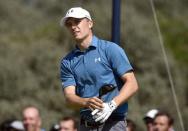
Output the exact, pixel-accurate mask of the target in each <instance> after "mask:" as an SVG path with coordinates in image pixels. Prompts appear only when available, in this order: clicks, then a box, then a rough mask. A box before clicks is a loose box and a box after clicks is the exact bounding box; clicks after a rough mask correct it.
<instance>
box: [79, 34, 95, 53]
mask: <svg viewBox="0 0 188 131" xmlns="http://www.w3.org/2000/svg"><path fill="white" fill-rule="evenodd" d="M92 37H93V34H89V35H88V36H86V37H85V38H83V39H82V40H76V42H77V46H78V48H79V49H80V50H81V51H84V50H86V49H87V48H88V47H89V46H90V44H91V41H92Z"/></svg>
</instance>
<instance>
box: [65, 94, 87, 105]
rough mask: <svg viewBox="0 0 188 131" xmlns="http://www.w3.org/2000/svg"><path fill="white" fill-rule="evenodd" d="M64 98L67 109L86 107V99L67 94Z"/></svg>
mask: <svg viewBox="0 0 188 131" xmlns="http://www.w3.org/2000/svg"><path fill="white" fill-rule="evenodd" d="M65 98H66V103H67V105H68V106H69V107H73V108H82V107H86V103H87V100H88V98H81V97H79V96H77V95H74V94H69V95H66V96H65Z"/></svg>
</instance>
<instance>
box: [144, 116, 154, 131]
mask: <svg viewBox="0 0 188 131" xmlns="http://www.w3.org/2000/svg"><path fill="white" fill-rule="evenodd" d="M144 122H145V124H146V128H147V131H153V119H152V118H150V117H146V118H145V119H144Z"/></svg>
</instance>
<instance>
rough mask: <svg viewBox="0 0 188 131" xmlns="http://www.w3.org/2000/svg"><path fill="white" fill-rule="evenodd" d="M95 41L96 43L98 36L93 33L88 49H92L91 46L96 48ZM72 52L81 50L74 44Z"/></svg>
mask: <svg viewBox="0 0 188 131" xmlns="http://www.w3.org/2000/svg"><path fill="white" fill-rule="evenodd" d="M97 43H98V38H97V37H96V36H95V35H93V37H92V41H91V44H90V46H89V48H88V49H93V47H94V48H97V46H98V45H97ZM74 52H75V53H77V52H82V51H80V49H79V48H78V46H77V45H76V48H75V50H74Z"/></svg>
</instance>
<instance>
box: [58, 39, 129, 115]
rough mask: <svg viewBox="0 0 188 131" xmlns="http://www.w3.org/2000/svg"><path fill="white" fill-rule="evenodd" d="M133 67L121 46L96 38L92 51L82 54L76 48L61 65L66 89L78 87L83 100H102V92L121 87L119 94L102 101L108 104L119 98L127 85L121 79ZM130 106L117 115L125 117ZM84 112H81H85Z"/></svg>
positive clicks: (116, 112)
mask: <svg viewBox="0 0 188 131" xmlns="http://www.w3.org/2000/svg"><path fill="white" fill-rule="evenodd" d="M131 70H132V66H131V65H130V63H129V60H128V58H127V56H126V54H125V52H124V50H123V49H122V48H121V47H120V46H118V45H117V44H115V43H113V42H109V41H105V40H101V39H99V38H97V37H96V36H93V37H92V42H91V44H90V46H89V47H88V49H86V50H85V51H81V50H79V49H78V48H75V49H74V50H73V51H72V52H70V53H69V54H68V55H67V56H66V57H64V58H63V59H62V61H61V81H62V87H63V88H66V87H68V86H75V87H76V94H77V95H78V96H80V97H84V98H88V97H94V96H96V97H98V96H99V89H100V88H101V87H102V86H103V85H106V84H113V85H115V86H117V88H116V89H115V90H113V91H112V92H110V93H107V94H106V95H104V96H103V97H102V99H103V101H105V102H108V101H110V100H112V99H113V98H114V97H115V96H117V95H118V93H119V91H120V89H121V88H122V85H123V81H122V80H121V79H120V77H121V76H122V75H124V74H125V73H126V72H128V71H131ZM127 108H128V104H127V103H125V104H123V105H121V106H119V107H118V108H117V109H116V110H115V111H114V112H113V114H117V115H124V114H125V113H126V112H127ZM83 111H84V109H82V110H81V112H83Z"/></svg>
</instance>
